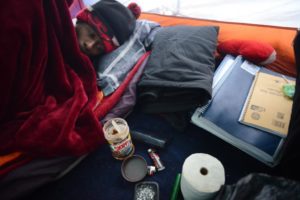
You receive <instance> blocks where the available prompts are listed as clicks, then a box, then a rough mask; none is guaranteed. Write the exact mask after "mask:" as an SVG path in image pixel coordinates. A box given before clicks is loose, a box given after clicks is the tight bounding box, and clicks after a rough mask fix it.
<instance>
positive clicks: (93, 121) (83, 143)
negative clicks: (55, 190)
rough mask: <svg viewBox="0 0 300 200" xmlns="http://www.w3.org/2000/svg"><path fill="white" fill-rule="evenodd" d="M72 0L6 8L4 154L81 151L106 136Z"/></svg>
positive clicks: (0, 109)
mask: <svg viewBox="0 0 300 200" xmlns="http://www.w3.org/2000/svg"><path fill="white" fill-rule="evenodd" d="M70 4H71V0H69V1H68V0H52V1H40V0H27V1H18V0H10V1H6V2H5V3H4V4H3V5H1V8H0V20H1V29H0V46H1V49H0V66H1V68H0V70H1V72H0V81H1V84H0V94H1V98H0V129H1V133H0V154H2V155H3V154H6V153H9V152H13V151H23V152H28V153H31V154H35V155H37V154H38V155H44V156H45V155H47V156H53V155H72V154H73V155H80V154H83V153H86V152H89V151H91V150H93V149H95V148H96V147H97V146H99V144H101V143H102V142H103V141H104V139H103V136H102V134H101V130H102V126H101V124H100V123H99V122H98V119H97V117H96V116H95V114H94V113H93V107H94V105H95V104H96V103H97V99H96V93H97V85H96V75H95V71H94V70H93V66H92V64H91V62H90V61H89V59H88V58H87V57H86V56H84V55H82V54H81V53H80V50H79V48H78V46H77V42H76V36H75V31H74V27H73V24H72V21H71V18H70V14H69V12H68V6H69V5H70Z"/></svg>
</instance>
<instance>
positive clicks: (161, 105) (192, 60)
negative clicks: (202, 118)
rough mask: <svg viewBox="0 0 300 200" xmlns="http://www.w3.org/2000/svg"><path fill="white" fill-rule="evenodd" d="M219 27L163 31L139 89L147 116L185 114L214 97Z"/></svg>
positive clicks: (153, 49)
mask: <svg viewBox="0 0 300 200" xmlns="http://www.w3.org/2000/svg"><path fill="white" fill-rule="evenodd" d="M218 30H219V28H218V27H214V26H173V27H164V28H161V29H160V30H159V31H158V32H157V34H156V36H155V39H154V42H153V44H152V53H151V55H150V58H149V61H148V63H147V65H146V67H145V71H144V73H143V76H142V77H141V80H140V81H139V83H138V87H137V89H138V90H137V97H138V105H139V106H140V108H141V110H142V111H144V112H147V113H162V112H164V113H166V112H181V111H187V110H190V109H192V108H195V107H197V106H199V105H203V104H205V103H207V101H208V100H209V99H210V98H211V92H212V80H213V72H214V67H215V59H214V52H215V50H216V44H217V37H218Z"/></svg>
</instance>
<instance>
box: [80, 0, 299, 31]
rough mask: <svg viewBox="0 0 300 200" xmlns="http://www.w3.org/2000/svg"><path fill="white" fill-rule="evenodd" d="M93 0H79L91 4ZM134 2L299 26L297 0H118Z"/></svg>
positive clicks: (148, 8) (154, 9)
mask: <svg viewBox="0 0 300 200" xmlns="http://www.w3.org/2000/svg"><path fill="white" fill-rule="evenodd" d="M96 1H97V0H83V2H84V3H85V4H86V5H91V4H93V3H95V2H96ZM119 1H120V2H122V3H124V4H125V5H127V4H129V3H131V2H136V3H138V4H139V5H140V6H141V8H142V11H143V12H151V13H157V14H165V15H177V16H185V17H193V18H200V19H211V20H220V21H228V22H242V23H251V24H264V25H273V26H284V27H300V21H299V19H300V1H298V0H252V1H245V0H244V1H241V0H209V1H208V0H205V1H203V0H200V1H195V0H163V1H162V0H151V1H149V0H132V1H131V0H119Z"/></svg>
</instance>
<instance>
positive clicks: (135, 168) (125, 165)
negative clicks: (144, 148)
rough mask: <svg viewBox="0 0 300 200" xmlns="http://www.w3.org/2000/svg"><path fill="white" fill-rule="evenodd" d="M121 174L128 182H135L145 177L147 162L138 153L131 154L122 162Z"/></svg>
mask: <svg viewBox="0 0 300 200" xmlns="http://www.w3.org/2000/svg"><path fill="white" fill-rule="evenodd" d="M121 172H122V176H123V177H124V178H125V179H126V180H127V181H130V182H137V181H140V180H142V179H143V178H145V176H146V174H147V162H146V160H145V159H144V158H143V157H142V156H139V155H133V156H130V157H128V158H126V159H125V160H123V162H122V166H121Z"/></svg>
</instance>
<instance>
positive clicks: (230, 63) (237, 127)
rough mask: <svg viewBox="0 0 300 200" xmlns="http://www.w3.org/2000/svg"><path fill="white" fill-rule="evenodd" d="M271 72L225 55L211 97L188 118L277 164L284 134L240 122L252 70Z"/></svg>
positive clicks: (260, 158) (252, 76)
mask: <svg viewBox="0 0 300 200" xmlns="http://www.w3.org/2000/svg"><path fill="white" fill-rule="evenodd" d="M258 70H261V71H265V72H267V73H274V72H272V71H270V70H268V69H266V68H263V67H258V66H256V65H253V64H251V63H249V62H248V61H246V60H244V59H243V58H242V57H241V56H238V57H236V58H235V57H232V56H230V55H227V56H226V57H225V58H224V59H223V61H222V62H221V64H220V65H219V67H218V69H217V70H216V72H215V75H214V81H213V95H212V100H211V101H210V102H209V103H208V104H207V105H206V106H203V107H199V108H197V109H196V111H195V112H194V114H193V115H192V118H191V122H192V123H193V124H195V125H197V126H199V127H201V128H203V129H205V130H207V131H208V132H210V133H212V134H214V135H216V136H218V137H219V138H221V139H223V140H224V141H226V142H228V143H230V144H232V145H233V146H235V147H237V148H239V149H240V150H242V151H244V152H246V153H248V154H249V155H251V156H253V157H254V158H256V159H258V160H260V161H262V162H263V163H265V164H267V165H269V166H275V165H276V164H278V162H279V160H280V155H281V153H280V152H281V148H282V144H283V143H284V138H282V137H280V136H278V135H274V134H271V133H268V132H265V131H262V130H259V129H256V128H253V127H250V126H247V125H244V124H241V123H240V122H239V116H240V113H241V111H242V108H243V105H244V102H245V99H246V98H247V95H248V92H249V89H250V87H251V84H252V81H253V79H254V77H255V73H256V72H257V71H258Z"/></svg>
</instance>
